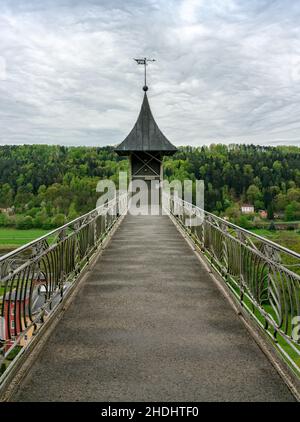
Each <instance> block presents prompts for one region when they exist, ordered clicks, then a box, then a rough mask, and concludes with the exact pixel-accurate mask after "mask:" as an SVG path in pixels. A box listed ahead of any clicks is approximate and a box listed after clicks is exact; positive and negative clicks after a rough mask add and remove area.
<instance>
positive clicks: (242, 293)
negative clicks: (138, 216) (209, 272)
mask: <svg viewBox="0 0 300 422" xmlns="http://www.w3.org/2000/svg"><path fill="white" fill-rule="evenodd" d="M165 196H166V194H165ZM164 203H165V204H167V207H168V208H169V211H170V213H171V215H173V217H174V218H175V219H176V220H177V221H178V222H179V223H180V225H181V226H182V227H183V228H184V230H185V231H186V232H187V233H188V234H189V236H190V237H191V238H192V240H193V242H194V243H195V244H196V245H197V246H198V247H199V248H200V249H201V250H202V252H203V254H204V256H205V257H206V258H207V259H208V260H209V262H210V264H211V265H212V266H213V267H214V269H215V270H216V271H217V272H218V273H219V274H220V275H221V276H222V277H223V279H224V280H225V282H226V285H227V286H228V287H229V289H230V290H231V291H232V293H233V294H234V296H235V297H236V298H237V300H238V301H239V302H240V304H241V305H242V306H243V308H244V309H245V310H246V311H248V312H249V314H250V315H251V316H252V317H253V318H254V319H255V321H256V322H257V323H258V324H259V325H260V326H261V327H262V328H263V329H264V330H265V332H266V333H267V334H269V335H270V337H271V338H272V340H273V342H274V344H276V347H278V348H279V349H280V351H281V352H282V354H283V355H284V358H285V360H287V361H288V362H289V365H290V366H291V367H292V368H293V369H294V370H295V372H296V373H297V374H298V375H300V336H299V333H300V329H299V326H298V327H295V326H294V324H295V323H298V324H299V319H300V318H299V316H300V254H298V253H296V252H294V251H291V250H289V249H287V248H284V247H282V246H280V245H278V244H276V243H274V242H271V241H269V240H267V239H265V238H263V237H261V236H258V235H256V234H254V233H251V232H250V231H247V230H244V229H243V228H241V227H238V226H236V225H234V224H232V223H230V222H228V221H225V220H224V219H222V218H220V217H217V216H215V215H213V214H211V213H209V212H206V211H204V210H201V209H200V208H198V207H196V206H194V205H192V204H190V203H187V202H185V201H183V200H181V199H179V198H178V197H176V196H167V197H165V198H164ZM195 215H196V216H198V222H197V223H196V224H192V219H193V218H195Z"/></svg>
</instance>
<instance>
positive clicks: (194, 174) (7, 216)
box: [0, 144, 300, 229]
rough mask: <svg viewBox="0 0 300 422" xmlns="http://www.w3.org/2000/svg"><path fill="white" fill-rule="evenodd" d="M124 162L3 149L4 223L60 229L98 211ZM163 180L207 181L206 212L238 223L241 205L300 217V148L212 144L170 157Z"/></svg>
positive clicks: (87, 154) (104, 156)
mask: <svg viewBox="0 0 300 422" xmlns="http://www.w3.org/2000/svg"><path fill="white" fill-rule="evenodd" d="M127 169H128V161H127V158H126V157H119V156H118V155H117V154H115V153H114V151H113V147H103V148H100V147H99V148H97V147H65V146H48V145H23V146H1V147H0V208H1V209H2V212H1V213H0V225H1V226H16V227H18V228H32V227H37V228H45V229H50V228H53V227H57V226H59V225H61V224H63V223H65V222H66V221H70V220H72V219H73V218H75V217H76V216H78V215H81V214H83V213H85V212H87V211H89V210H91V209H93V208H94V207H95V204H96V201H97V198H98V195H99V194H98V193H97V192H96V185H97V183H98V181H99V180H101V179H103V178H109V179H111V180H113V181H115V182H116V184H117V183H118V173H119V171H120V170H122V171H125V170H127ZM164 177H165V178H167V179H169V180H170V181H172V180H174V179H178V180H181V181H183V180H184V179H192V180H196V179H203V180H204V182H205V208H206V209H207V210H208V211H211V212H214V213H216V214H218V215H221V216H225V215H227V216H228V217H229V218H231V219H232V220H234V219H238V218H240V215H239V208H240V204H241V203H243V202H247V203H251V204H253V205H254V207H255V210H256V211H258V210H260V209H264V210H267V212H268V217H269V218H270V219H272V218H274V214H276V213H278V214H280V215H281V216H282V218H284V219H286V220H290V221H291V220H297V219H299V220H300V148H298V147H289V146H286V147H284V146H281V147H261V146H255V145H227V146H226V145H222V144H214V145H210V146H203V147H181V148H179V150H178V152H177V153H176V154H175V155H174V156H172V157H165V158H164Z"/></svg>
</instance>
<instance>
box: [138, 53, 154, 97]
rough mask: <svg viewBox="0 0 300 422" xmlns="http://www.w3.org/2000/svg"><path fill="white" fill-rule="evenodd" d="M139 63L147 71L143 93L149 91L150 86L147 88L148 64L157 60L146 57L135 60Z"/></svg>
mask: <svg viewBox="0 0 300 422" xmlns="http://www.w3.org/2000/svg"><path fill="white" fill-rule="evenodd" d="M133 60H135V61H136V62H137V64H142V65H143V66H144V69H145V73H144V78H145V80H144V82H145V83H144V86H143V91H145V92H146V91H148V86H147V70H146V69H147V64H148V62H155V61H156V60H155V59H147V57H144V58H143V59H133Z"/></svg>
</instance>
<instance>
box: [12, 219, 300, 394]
mask: <svg viewBox="0 0 300 422" xmlns="http://www.w3.org/2000/svg"><path fill="white" fill-rule="evenodd" d="M13 400H14V401H119V400H120V401H147V400H149V401H159V400H161V401H191V400H195V401H293V400H294V399H293V397H292V395H291V394H290V392H289V390H288V388H287V387H286V386H285V384H284V383H283V381H282V380H281V378H280V377H279V375H278V374H277V372H276V371H275V370H274V368H273V366H272V365H271V364H270V363H269V361H268V360H267V358H266V357H265V355H264V354H263V353H262V351H261V350H260V349H259V347H258V346H257V345H256V343H255V342H254V341H253V340H252V338H251V337H250V335H249V334H248V332H247V330H246V329H245V328H244V326H243V324H242V323H241V322H240V320H239V318H238V317H237V316H236V315H235V313H234V312H233V310H232V309H231V307H230V306H229V305H228V303H227V302H226V300H225V299H224V298H223V296H222V295H221V293H220V292H219V291H218V289H217V288H216V287H215V285H214V283H213V281H212V280H211V279H210V276H209V274H208V273H207V272H206V270H205V269H204V268H203V267H202V265H201V264H200V263H199V261H198V259H197V257H196V256H195V255H194V254H193V253H192V251H191V249H190V248H189V246H188V245H187V243H186V242H185V241H184V239H183V238H182V236H181V234H180V233H179V232H178V231H177V229H176V227H175V226H174V225H173V223H172V221H171V220H170V219H169V217H167V216H165V217H161V216H159V217H132V216H127V217H126V218H125V220H124V221H123V223H122V224H121V226H120V227H119V229H118V230H117V232H116V233H115V235H114V237H113V239H112V241H111V242H110V244H109V245H108V248H107V249H106V250H105V251H104V254H103V255H102V257H100V259H99V260H98V262H97V264H96V266H95V268H94V270H93V271H92V272H91V273H90V275H89V277H88V279H87V280H86V282H85V284H84V286H83V287H82V289H81V290H80V292H79V293H78V295H77V296H76V298H75V300H74V302H73V303H72V305H71V306H70V308H69V309H68V311H67V312H66V314H65V315H64V317H63V319H62V320H61V321H60V323H59V325H58V326H57V327H56V329H55V330H54V332H53V334H52V335H51V337H50V339H49V340H48V342H47V344H46V346H45V347H44V349H43V351H42V353H41V355H40V356H39V358H38V360H37V361H36V363H35V364H34V366H33V368H32V369H31V371H30V372H29V374H28V375H27V377H26V378H25V380H24V381H23V383H22V384H21V386H20V389H19V391H18V393H16V395H15V397H14V399H13Z"/></svg>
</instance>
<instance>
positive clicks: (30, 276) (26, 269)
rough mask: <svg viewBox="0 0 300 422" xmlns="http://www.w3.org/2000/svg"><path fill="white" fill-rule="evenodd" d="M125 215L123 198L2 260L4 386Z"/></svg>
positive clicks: (1, 366)
mask: <svg viewBox="0 0 300 422" xmlns="http://www.w3.org/2000/svg"><path fill="white" fill-rule="evenodd" d="M126 210H127V194H123V195H120V196H118V197H117V198H115V199H113V200H112V201H110V202H108V203H107V204H105V205H102V206H100V207H98V208H96V209H95V210H93V211H91V212H89V213H87V214H85V215H83V216H82V217H79V218H77V219H75V220H74V221H72V222H70V223H68V224H66V225H64V226H63V227H60V228H58V229H56V230H53V231H52V232H50V233H48V234H47V235H45V236H43V237H41V238H40V239H38V240H35V241H33V242H31V243H29V244H27V245H24V246H22V247H21V248H19V249H17V250H15V251H13V252H11V253H9V254H7V255H5V256H3V257H1V258H0V369H1V372H0V381H1V379H2V380H3V379H4V377H5V375H6V372H7V371H6V369H7V368H9V363H10V362H11V360H12V359H13V358H14V357H15V356H17V355H19V354H20V352H21V351H23V350H24V349H25V348H26V347H27V345H28V344H29V343H30V341H31V339H32V336H33V335H34V334H36V333H37V332H38V331H39V329H40V328H41V327H42V325H43V323H44V322H45V321H46V320H47V319H48V318H49V317H50V316H51V314H52V313H53V311H54V310H55V309H56V308H57V307H58V306H59V304H60V303H61V302H62V300H63V299H64V298H65V297H66V296H67V295H68V293H69V291H70V290H71V288H72V286H74V285H75V283H76V281H77V280H78V276H79V275H80V273H81V272H82V271H83V269H84V268H85V267H86V265H87V264H88V262H89V260H90V258H91V257H92V256H93V255H94V254H95V253H96V252H97V250H98V249H99V247H101V244H102V243H103V240H104V239H105V238H106V236H107V234H108V233H109V231H110V230H111V229H112V227H113V226H114V225H115V223H116V222H117V220H118V219H119V217H120V215H123V214H125V213H126ZM1 374H2V376H1Z"/></svg>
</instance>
